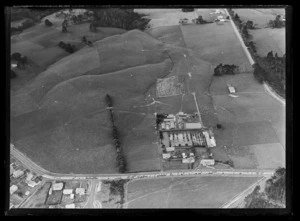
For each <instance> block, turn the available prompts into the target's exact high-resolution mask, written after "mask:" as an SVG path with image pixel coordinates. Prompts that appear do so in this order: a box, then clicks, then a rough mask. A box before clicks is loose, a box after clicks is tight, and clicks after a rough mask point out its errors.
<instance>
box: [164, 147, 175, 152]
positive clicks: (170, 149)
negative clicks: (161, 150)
mask: <svg viewBox="0 0 300 221" xmlns="http://www.w3.org/2000/svg"><path fill="white" fill-rule="evenodd" d="M174 150H175V147H166V151H167V152H171V151H174Z"/></svg>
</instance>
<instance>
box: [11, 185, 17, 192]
mask: <svg viewBox="0 0 300 221" xmlns="http://www.w3.org/2000/svg"><path fill="white" fill-rule="evenodd" d="M17 190H18V187H17V186H16V185H12V186H11V187H10V188H9V191H10V194H13V193H14V192H16V191H17Z"/></svg>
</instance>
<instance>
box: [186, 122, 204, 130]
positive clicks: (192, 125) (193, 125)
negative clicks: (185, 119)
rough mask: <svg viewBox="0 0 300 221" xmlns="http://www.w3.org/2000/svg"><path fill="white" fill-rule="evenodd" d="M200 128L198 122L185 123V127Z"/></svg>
mask: <svg viewBox="0 0 300 221" xmlns="http://www.w3.org/2000/svg"><path fill="white" fill-rule="evenodd" d="M200 128H202V126H201V124H200V123H185V129H200Z"/></svg>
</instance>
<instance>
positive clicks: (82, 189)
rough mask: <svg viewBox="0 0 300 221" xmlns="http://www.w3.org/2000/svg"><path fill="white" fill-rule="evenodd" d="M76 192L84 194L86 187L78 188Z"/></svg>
mask: <svg viewBox="0 0 300 221" xmlns="http://www.w3.org/2000/svg"><path fill="white" fill-rule="evenodd" d="M75 192H76V194H84V193H85V189H84V188H76V190H75Z"/></svg>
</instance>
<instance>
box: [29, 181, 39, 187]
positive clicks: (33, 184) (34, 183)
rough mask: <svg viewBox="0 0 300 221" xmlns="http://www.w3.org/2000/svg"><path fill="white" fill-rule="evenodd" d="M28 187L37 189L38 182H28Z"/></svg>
mask: <svg viewBox="0 0 300 221" xmlns="http://www.w3.org/2000/svg"><path fill="white" fill-rule="evenodd" d="M26 183H27V185H28V186H30V187H32V188H33V187H35V186H36V185H38V184H37V183H36V182H34V181H32V180H29V181H26Z"/></svg>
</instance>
